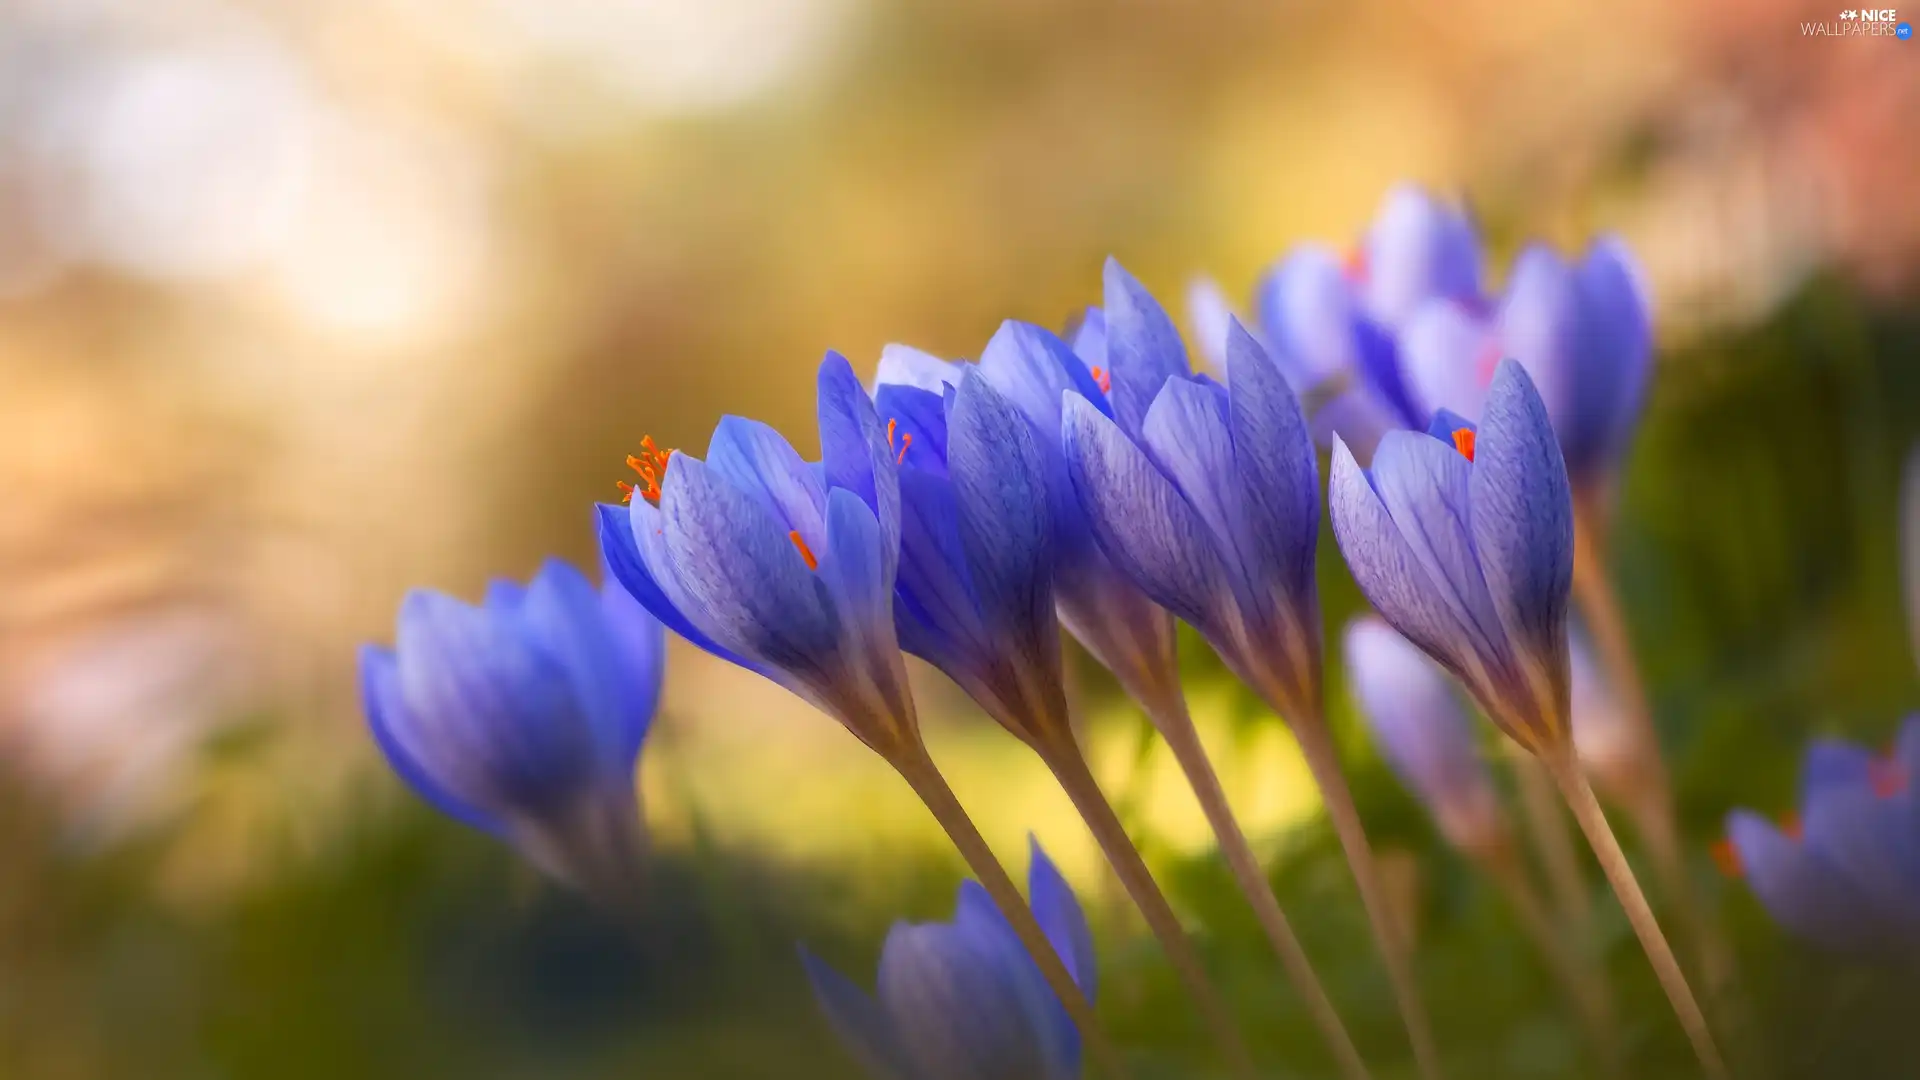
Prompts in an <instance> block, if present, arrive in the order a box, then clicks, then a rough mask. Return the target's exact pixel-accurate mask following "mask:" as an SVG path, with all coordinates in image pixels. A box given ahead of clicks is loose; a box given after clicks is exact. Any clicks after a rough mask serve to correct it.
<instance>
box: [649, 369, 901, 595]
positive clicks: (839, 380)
mask: <svg viewBox="0 0 1920 1080" xmlns="http://www.w3.org/2000/svg"><path fill="white" fill-rule="evenodd" d="M819 397H820V402H819V413H820V464H821V468H822V471H823V472H825V474H826V479H827V483H828V484H829V485H831V486H833V487H837V488H845V489H847V490H848V491H851V492H853V493H854V494H855V495H858V496H860V498H861V499H863V500H864V501H865V502H866V504H867V506H868V507H869V508H870V509H872V510H873V516H874V520H876V521H877V522H879V524H880V536H881V544H880V554H881V557H882V563H881V571H880V572H881V576H882V577H883V578H885V580H886V581H888V582H889V583H891V582H892V581H893V575H894V566H895V563H897V562H898V561H899V557H900V481H899V478H898V474H897V472H896V470H895V465H894V456H895V455H894V450H893V448H892V447H891V446H889V445H888V444H887V432H886V428H885V426H884V425H883V424H881V422H880V416H879V414H878V413H876V412H874V410H873V399H872V398H870V397H868V396H867V392H866V388H865V387H863V386H861V385H860V380H859V379H857V378H855V377H854V374H853V367H852V366H851V365H849V364H848V363H847V359H846V357H844V356H841V355H840V354H839V353H828V354H827V358H826V359H825V360H823V361H821V362H820V376H819ZM669 471H671V470H669ZM796 527H797V526H796ZM803 535H804V530H803Z"/></svg>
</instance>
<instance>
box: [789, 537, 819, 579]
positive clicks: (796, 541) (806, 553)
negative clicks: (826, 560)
mask: <svg viewBox="0 0 1920 1080" xmlns="http://www.w3.org/2000/svg"><path fill="white" fill-rule="evenodd" d="M787 539H789V540H791V541H793V546H794V547H796V548H799V549H800V557H801V558H803V559H805V560H807V569H809V570H818V569H820V560H819V559H816V558H814V557H813V549H812V548H810V547H808V546H807V542H806V541H805V540H803V539H801V537H800V530H799V529H795V530H793V531H792V532H790V533H788V534H787Z"/></svg>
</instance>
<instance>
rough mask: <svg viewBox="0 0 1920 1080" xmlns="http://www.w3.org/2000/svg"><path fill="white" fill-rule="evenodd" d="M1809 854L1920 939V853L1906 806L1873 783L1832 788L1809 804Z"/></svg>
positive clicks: (1806, 820)
mask: <svg viewBox="0 0 1920 1080" xmlns="http://www.w3.org/2000/svg"><path fill="white" fill-rule="evenodd" d="M1804 823H1805V838H1804V840H1803V841H1802V843H1803V845H1804V846H1805V847H1806V849H1807V850H1809V851H1812V852H1815V853H1817V854H1818V855H1819V856H1820V857H1821V858H1822V859H1823V860H1824V861H1825V862H1826V863H1828V864H1829V865H1831V866H1832V867H1833V868H1834V869H1835V870H1836V871H1837V872H1838V873H1839V874H1841V875H1844V876H1845V877H1846V879H1847V880H1848V881H1849V882H1851V883H1852V884H1853V886H1854V888H1855V889H1856V890H1857V891H1858V893H1859V895H1860V897H1861V899H1862V900H1863V901H1864V902H1865V903H1867V904H1868V905H1870V906H1872V908H1873V909H1874V910H1875V911H1876V912H1877V913H1878V914H1879V917H1880V921H1882V922H1883V923H1884V924H1885V925H1887V926H1889V927H1893V928H1897V929H1898V931H1899V932H1900V933H1901V934H1902V936H1903V937H1905V938H1906V939H1908V940H1920V849H1916V847H1915V839H1916V838H1915V835H1914V831H1913V829H1912V828H1911V825H1912V815H1911V814H1910V813H1909V812H1908V808H1907V806H1906V805H1905V804H1904V803H1897V802H1895V801H1894V800H1893V799H1891V798H1881V797H1880V796H1879V795H1877V794H1876V793H1875V791H1874V789H1873V786H1872V785H1871V784H1867V785H1862V786H1857V787H1829V788H1825V789H1822V790H1821V791H1819V792H1817V793H1815V794H1814V795H1812V796H1811V797H1810V798H1808V800H1807V805H1806V809H1805V814H1804Z"/></svg>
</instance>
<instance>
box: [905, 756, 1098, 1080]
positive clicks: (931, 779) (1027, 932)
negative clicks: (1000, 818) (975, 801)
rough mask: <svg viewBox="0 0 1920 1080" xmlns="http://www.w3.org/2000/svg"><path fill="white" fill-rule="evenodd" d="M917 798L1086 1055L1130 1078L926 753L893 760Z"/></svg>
mask: <svg viewBox="0 0 1920 1080" xmlns="http://www.w3.org/2000/svg"><path fill="white" fill-rule="evenodd" d="M893 765H894V768H895V769H897V770H898V771H899V773H900V775H901V777H902V778H903V779H905V780H906V782H907V785H908V786H909V787H911V788H913V792H914V794H916V795H918V796H919V797H920V801H921V802H923V803H925V804H926V806H927V810H928V811H929V812H930V813H932V814H933V817H934V820H936V821H938V822H939V823H940V827H941V828H943V829H945V830H946V833H947V836H948V838H949V839H951V840H952V841H953V846H954V847H956V848H958V849H959V851H960V857H961V858H962V859H965V860H966V863H967V868H968V869H969V870H971V871H972V872H973V876H974V879H975V880H977V881H979V882H980V884H981V885H982V886H983V887H985V889H986V890H987V895H988V896H991V897H992V898H993V902H994V905H995V906H997V907H998V908H999V909H1000V914H1002V915H1004V916H1006V919H1007V922H1008V923H1009V924H1011V925H1012V927H1013V931H1014V933H1015V934H1016V935H1017V936H1018V937H1019V938H1020V943H1021V944H1022V945H1025V946H1026V949H1027V953H1028V955H1030V956H1031V957H1032V958H1033V961H1034V963H1035V964H1037V965H1038V966H1039V968H1040V974H1041V975H1043V976H1045V977H1046V980H1047V985H1049V986H1051V987H1052V988H1053V992H1054V993H1055V994H1057V995H1059V997H1060V1003H1061V1004H1062V1005H1064V1006H1066V1009H1067V1015H1068V1017H1069V1018H1071V1019H1072V1020H1073V1023H1074V1026H1075V1027H1077V1028H1079V1029H1080V1041H1081V1044H1082V1045H1083V1046H1084V1047H1086V1050H1087V1055H1088V1056H1089V1057H1091V1058H1093V1059H1094V1060H1095V1061H1097V1062H1098V1063H1099V1066H1100V1068H1101V1070H1102V1071H1104V1072H1105V1073H1106V1074H1107V1075H1108V1076H1109V1077H1111V1078H1113V1080H1125V1078H1126V1077H1128V1076H1129V1075H1130V1074H1129V1072H1128V1070H1127V1066H1126V1063H1125V1061H1124V1060H1123V1059H1122V1058H1121V1057H1120V1052H1119V1050H1117V1049H1116V1048H1115V1047H1114V1044H1113V1041H1112V1040H1111V1039H1110V1038H1109V1037H1108V1036H1107V1032H1106V1029H1105V1028H1103V1027H1102V1026H1101V1025H1100V1019H1099V1017H1098V1016H1097V1015H1095V1013H1094V1011H1093V1004H1092V1003H1091V1002H1090V1001H1088V1000H1087V996H1086V994H1084V993H1082V992H1081V990H1080V987H1079V986H1077V985H1076V984H1075V983H1074V981H1073V976H1072V974H1070V973H1069V972H1068V971H1067V965H1066V963H1065V962H1064V961H1062V960H1061V959H1060V954H1059V953H1058V952H1056V951H1055V950H1054V948H1053V946H1052V944H1050V943H1049V942H1048V941H1047V935H1046V932H1045V931H1044V930H1042V929H1040V922H1039V920H1038V919H1035V918H1034V916H1033V909H1032V908H1030V907H1028V906H1027V902H1026V901H1025V900H1023V899H1022V898H1021V896H1020V890H1019V889H1018V888H1017V887H1016V886H1015V885H1014V883H1013V879H1012V878H1009V877H1008V876H1007V871H1006V868H1005V867H1002V866H1001V865H1000V860H999V859H998V858H996V857H995V856H994V854H993V850H992V849H991V848H989V847H988V846H987V842H986V840H985V838H983V837H982V836H981V835H980V830H979V829H977V828H975V827H974V824H973V819H972V818H970V817H968V816H967V811H966V809H965V808H964V807H962V806H961V805H960V800H959V799H958V798H956V797H955V796H954V794H953V789H952V788H951V787H949V786H947V780H946V777H944V776H942V775H940V770H939V768H937V767H936V766H935V765H934V763H933V759H932V758H929V757H927V756H926V755H925V752H924V751H921V752H920V753H918V754H908V755H905V756H903V757H902V758H901V759H900V760H897V761H895V762H893Z"/></svg>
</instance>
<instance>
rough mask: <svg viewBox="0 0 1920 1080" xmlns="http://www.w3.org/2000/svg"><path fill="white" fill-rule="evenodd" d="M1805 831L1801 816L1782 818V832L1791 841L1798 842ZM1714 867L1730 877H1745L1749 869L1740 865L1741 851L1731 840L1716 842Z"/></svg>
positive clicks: (1788, 815) (1713, 849) (1713, 851)
mask: <svg viewBox="0 0 1920 1080" xmlns="http://www.w3.org/2000/svg"><path fill="white" fill-rule="evenodd" d="M1803 831H1804V830H1803V829H1802V828H1801V825H1800V815H1799V814H1786V815H1784V816H1782V817H1781V818H1780V832H1781V833H1782V834H1783V835H1785V836H1786V838H1787V839H1789V840H1798V839H1800V837H1801V834H1802V832H1803ZM1711 851H1712V854H1713V862H1714V865H1716V866H1718V867H1719V868H1720V872H1721V873H1723V874H1725V875H1727V876H1728V877H1735V878H1737V877H1745V876H1747V868H1746V867H1745V866H1742V865H1741V864H1740V850H1739V849H1738V848H1736V847H1734V846H1733V841H1731V840H1724V839H1723V840H1719V841H1716V842H1715V843H1714V845H1713V847H1712V849H1711Z"/></svg>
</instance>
